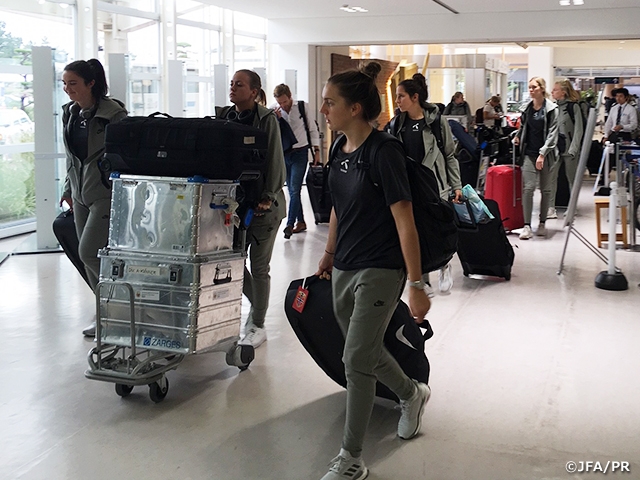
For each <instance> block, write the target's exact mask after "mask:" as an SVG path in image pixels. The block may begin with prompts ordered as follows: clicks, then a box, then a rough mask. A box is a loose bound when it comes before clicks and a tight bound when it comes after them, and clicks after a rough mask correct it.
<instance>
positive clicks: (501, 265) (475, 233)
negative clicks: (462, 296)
mask: <svg viewBox="0 0 640 480" xmlns="http://www.w3.org/2000/svg"><path fill="white" fill-rule="evenodd" d="M483 201H484V203H485V205H486V206H487V208H488V209H489V211H490V212H491V214H492V215H493V216H494V217H495V218H494V219H493V220H489V221H488V222H487V223H478V224H475V225H468V224H466V225H465V221H464V219H462V218H460V216H458V258H460V263H461V264H462V271H463V273H464V275H465V276H466V277H468V276H469V275H471V274H473V275H487V276H492V277H502V278H504V279H505V280H510V279H511V267H512V266H513V259H514V256H515V255H514V253H513V247H512V246H511V244H510V243H509V240H508V239H507V234H506V232H505V230H504V227H503V225H502V218H501V217H500V208H499V207H498V203H497V202H496V201H495V200H490V199H488V198H485V199H483ZM457 213H458V212H457V211H456V214H457Z"/></svg>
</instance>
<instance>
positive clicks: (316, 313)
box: [284, 276, 433, 401]
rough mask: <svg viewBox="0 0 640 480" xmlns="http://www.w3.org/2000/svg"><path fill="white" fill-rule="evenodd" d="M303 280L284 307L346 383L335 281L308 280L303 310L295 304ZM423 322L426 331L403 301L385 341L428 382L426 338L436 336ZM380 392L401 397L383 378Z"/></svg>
mask: <svg viewBox="0 0 640 480" xmlns="http://www.w3.org/2000/svg"><path fill="white" fill-rule="evenodd" d="M302 282H303V280H302V279H300V280H294V281H293V282H291V284H290V285H289V289H288V290H287V295H286V298H285V305H284V309H285V313H286V314H287V318H288V319H289V323H290V324H291V327H292V328H293V331H294V332H295V334H296V336H297V337H298V340H300V343H302V346H303V347H304V348H305V350H307V352H309V355H311V357H312V358H313V359H314V360H315V362H316V363H317V364H318V366H319V367H320V368H321V369H322V370H324V372H325V373H326V374H327V375H328V376H329V378H331V379H332V380H333V381H334V382H336V383H337V384H338V385H341V386H343V387H346V385H347V380H346V378H345V374H344V364H343V363H342V351H343V349H344V337H343V335H342V331H341V330H340V327H339V326H338V322H337V321H336V319H335V316H334V315H333V306H332V300H331V281H329V280H323V279H320V278H319V277H316V276H313V277H309V278H307V279H306V280H305V288H307V289H308V290H309V295H308V297H307V302H306V304H305V307H304V310H303V312H302V313H300V312H298V311H297V310H295V309H294V308H293V302H294V300H295V298H296V294H297V291H298V287H299V286H301V285H302ZM422 326H423V327H424V328H425V329H426V331H425V333H423V332H422V330H421V329H420V327H419V326H418V325H417V324H416V323H415V321H414V319H413V317H412V316H411V313H410V311H409V307H408V306H407V305H406V304H405V303H404V302H402V301H400V303H399V304H398V307H397V308H396V311H395V313H394V314H393V317H392V318H391V321H390V323H389V327H388V328H387V331H386V333H385V336H384V345H385V347H386V348H387V350H388V351H389V353H391V355H392V356H393V357H394V358H395V359H396V360H397V361H398V363H399V364H400V367H401V368H402V370H403V371H404V372H405V373H406V374H407V376H409V377H411V378H414V379H416V380H418V381H420V382H423V383H427V384H428V383H429V370H430V368H429V360H427V357H426V355H425V353H424V342H425V340H427V339H429V338H431V336H433V330H431V326H430V325H429V322H428V321H426V320H425V322H424V323H423V324H422ZM376 395H377V396H379V397H382V398H387V399H390V400H394V401H398V398H397V397H396V396H395V394H394V393H393V392H391V390H389V389H388V388H387V387H386V386H385V385H383V384H381V383H379V382H378V383H377V384H376Z"/></svg>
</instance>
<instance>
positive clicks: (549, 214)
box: [547, 207, 558, 218]
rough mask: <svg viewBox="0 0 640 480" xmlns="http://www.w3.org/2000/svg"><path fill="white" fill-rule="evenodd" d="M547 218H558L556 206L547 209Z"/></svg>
mask: <svg viewBox="0 0 640 480" xmlns="http://www.w3.org/2000/svg"><path fill="white" fill-rule="evenodd" d="M547 218H558V212H556V209H555V208H553V207H549V210H547Z"/></svg>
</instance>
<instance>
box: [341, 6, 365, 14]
mask: <svg viewBox="0 0 640 480" xmlns="http://www.w3.org/2000/svg"><path fill="white" fill-rule="evenodd" d="M340 10H342V11H344V12H347V13H364V12H368V11H369V10H367V9H366V8H362V7H350V6H349V5H346V4H345V5H342V6H341V7H340Z"/></svg>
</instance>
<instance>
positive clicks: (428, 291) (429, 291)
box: [424, 283, 436, 298]
mask: <svg viewBox="0 0 640 480" xmlns="http://www.w3.org/2000/svg"><path fill="white" fill-rule="evenodd" d="M424 293H426V294H427V296H428V297H429V298H433V297H435V296H436V293H435V290H434V289H433V287H432V286H431V284H430V283H425V284H424Z"/></svg>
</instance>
